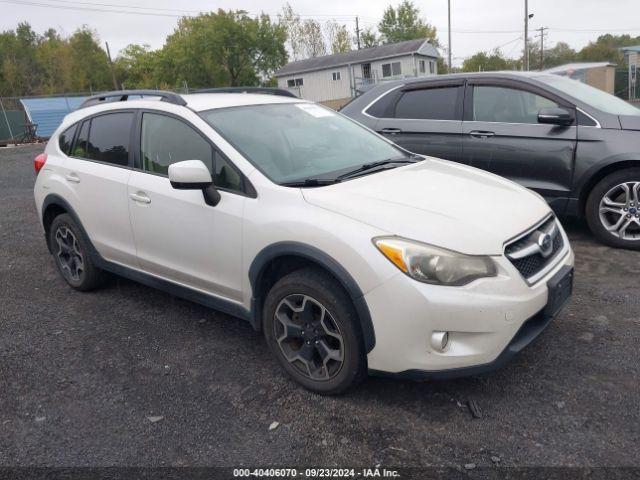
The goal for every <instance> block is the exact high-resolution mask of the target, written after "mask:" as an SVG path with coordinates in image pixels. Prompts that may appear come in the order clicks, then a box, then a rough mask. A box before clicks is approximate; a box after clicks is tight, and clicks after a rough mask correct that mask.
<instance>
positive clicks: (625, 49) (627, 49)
mask: <svg viewBox="0 0 640 480" xmlns="http://www.w3.org/2000/svg"><path fill="white" fill-rule="evenodd" d="M620 50H622V51H623V52H638V53H640V45H634V46H632V47H622V48H621V49H620Z"/></svg>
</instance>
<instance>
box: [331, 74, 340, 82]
mask: <svg viewBox="0 0 640 480" xmlns="http://www.w3.org/2000/svg"><path fill="white" fill-rule="evenodd" d="M331 77H332V78H333V81H334V82H335V81H337V80H340V78H341V77H340V72H333V73H332V74H331Z"/></svg>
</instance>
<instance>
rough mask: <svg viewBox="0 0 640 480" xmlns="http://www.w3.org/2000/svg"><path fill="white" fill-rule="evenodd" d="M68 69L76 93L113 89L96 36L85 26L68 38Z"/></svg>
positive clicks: (104, 55)
mask: <svg viewBox="0 0 640 480" xmlns="http://www.w3.org/2000/svg"><path fill="white" fill-rule="evenodd" d="M69 48H70V65H69V66H70V69H71V74H72V78H73V89H74V90H76V91H86V90H108V89H112V88H113V83H112V78H111V72H110V70H109V59H108V57H107V52H105V51H104V50H103V49H102V48H101V47H100V44H99V43H98V36H97V34H96V33H95V32H94V31H93V30H91V29H90V28H89V27H87V26H86V25H85V26H83V27H81V28H79V29H78V30H76V31H75V33H74V34H73V35H72V36H71V38H69Z"/></svg>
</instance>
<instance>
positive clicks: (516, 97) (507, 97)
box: [473, 86, 558, 123]
mask: <svg viewBox="0 0 640 480" xmlns="http://www.w3.org/2000/svg"><path fill="white" fill-rule="evenodd" d="M553 107H558V104H557V103H556V102H554V101H552V100H549V99H548V98H545V97H541V96H540V95H536V94H535V93H531V92H527V91H525V90H517V89H515V88H506V87H485V86H477V87H475V88H474V89H473V119H474V120H475V121H477V122H501V123H538V111H539V110H540V109H541V108H553Z"/></svg>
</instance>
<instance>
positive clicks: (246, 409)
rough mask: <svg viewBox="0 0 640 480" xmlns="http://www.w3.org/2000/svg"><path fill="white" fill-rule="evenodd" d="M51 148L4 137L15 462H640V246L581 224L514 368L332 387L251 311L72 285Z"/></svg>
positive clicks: (4, 458)
mask: <svg viewBox="0 0 640 480" xmlns="http://www.w3.org/2000/svg"><path fill="white" fill-rule="evenodd" d="M42 148H43V147H42V146H30V147H19V148H6V149H5V148H3V149H0V200H1V207H0V212H1V214H0V235H1V245H2V248H1V249H0V354H1V357H0V358H1V360H0V392H1V393H0V465H5V466H6V465H11V466H19V465H23V466H25V465H30V466H33V465H37V466H107V465H108V466H133V465H136V466H165V465H173V466H183V465H189V466H194V465H197V466H204V465H225V466H238V465H254V466H267V465H275V466H286V465H289V466H290V465H316V466H331V465H338V466H346V465H352V466H353V465H361V466H372V465H375V464H382V465H383V466H385V465H394V466H424V465H434V466H448V467H455V468H457V469H460V470H462V471H464V466H465V465H467V466H468V467H469V464H475V465H476V466H477V467H478V468H480V467H490V466H496V465H499V466H640V453H639V452H640V450H639V449H638V445H639V444H640V407H639V406H638V398H639V394H640V382H639V378H640V375H639V373H640V362H638V339H639V338H640V296H639V295H638V280H639V278H640V276H639V273H640V253H636V252H629V251H622V250H613V249H610V248H607V247H604V246H601V245H599V244H597V243H595V241H594V240H592V239H591V237H590V236H589V234H588V232H587V230H586V228H585V227H584V226H583V225H582V224H575V225H573V224H572V225H569V226H568V230H569V235H570V237H571V240H572V244H573V247H574V249H575V251H576V255H577V265H576V284H575V294H574V297H573V300H572V303H571V304H570V305H569V306H568V307H567V308H566V309H565V310H564V311H563V313H562V314H561V316H559V317H558V318H557V319H555V320H554V322H553V323H552V324H551V326H550V327H549V328H548V329H547V330H546V331H545V332H544V333H543V334H542V335H541V336H540V338H539V339H538V341H536V342H535V343H534V344H533V345H531V346H530V347H529V348H528V349H526V350H525V351H524V352H523V353H522V354H521V355H520V356H519V357H518V358H517V359H516V360H515V361H514V362H512V363H511V364H510V365H509V366H507V367H506V368H504V369H503V370H501V371H498V372H495V373H491V374H487V375H484V376H480V377H474V378H467V379H461V380H454V381H442V382H431V383H412V382H405V381H395V380H386V379H375V378H372V379H369V380H368V381H366V382H365V383H364V384H363V385H362V386H361V387H360V388H358V389H356V390H354V391H353V392H351V393H349V394H347V395H345V396H342V397H338V398H325V397H320V396H315V395H313V394H311V393H308V392H306V391H304V390H302V389H301V388H299V387H297V386H296V385H295V384H293V383H292V382H291V381H289V380H288V379H287V378H285V377H284V376H283V374H282V373H281V372H280V370H279V368H278V366H277V364H276V362H275V360H273V359H272V358H271V356H270V355H269V353H268V351H267V348H266V346H265V343H264V341H263V338H262V336H261V335H260V334H258V333H255V332H254V331H253V330H252V329H251V327H250V326H249V324H248V323H246V322H243V321H241V320H239V319H235V318H232V317H228V316H226V315H223V314H218V313H216V312H213V311H210V310H207V309H206V308H203V307H200V306H198V305H195V304H192V303H189V302H187V301H183V300H180V299H177V298H174V297H172V296H170V295H167V294H165V293H162V292H158V291H155V290H152V289H150V288H146V287H144V286H142V285H139V284H136V283H132V282H129V281H126V280H122V279H114V280H113V281H111V282H110V283H109V285H108V286H107V287H105V288H103V289H101V290H99V291H96V292H92V293H78V292H76V291H73V290H71V289H70V288H69V287H67V286H66V284H65V283H64V282H63V280H62V279H61V278H60V276H59V275H58V274H57V272H56V271H55V267H54V264H53V261H52V259H51V257H50V256H49V254H48V252H47V249H46V247H45V244H44V241H43V237H42V233H41V230H40V227H39V224H38V219H37V217H36V212H35V207H34V202H33V195H32V188H33V182H34V175H33V167H32V159H33V157H34V156H35V155H36V154H37V153H38V152H39V151H41V150H42ZM469 400H474V401H475V402H477V404H478V406H479V407H480V410H481V418H473V416H472V415H471V413H470V411H469V409H468V408H467V402H468V401H469ZM272 422H279V426H278V427H277V428H275V429H273V430H269V426H270V425H271V424H272ZM492 457H493V459H492Z"/></svg>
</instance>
